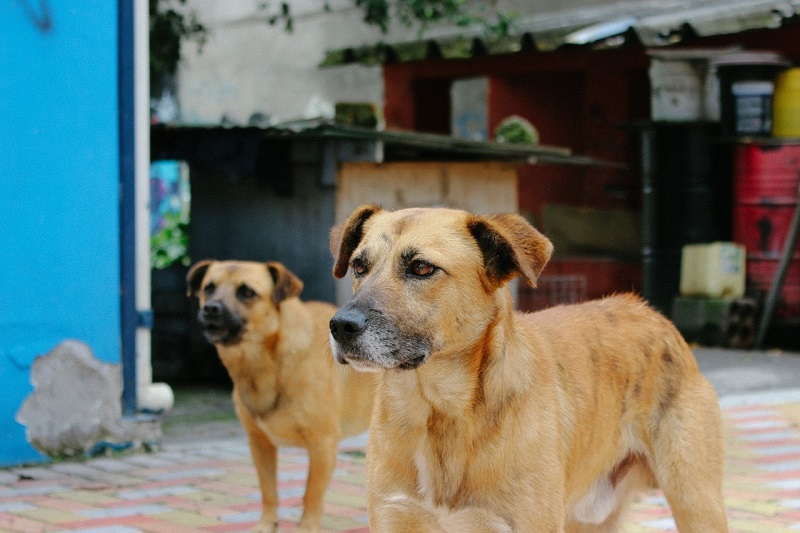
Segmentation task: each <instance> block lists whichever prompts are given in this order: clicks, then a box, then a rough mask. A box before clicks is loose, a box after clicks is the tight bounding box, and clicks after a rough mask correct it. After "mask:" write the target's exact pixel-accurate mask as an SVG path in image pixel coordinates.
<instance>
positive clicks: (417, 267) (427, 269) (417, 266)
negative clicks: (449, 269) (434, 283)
mask: <svg viewBox="0 0 800 533" xmlns="http://www.w3.org/2000/svg"><path fill="white" fill-rule="evenodd" d="M434 272H436V267H435V266H433V265H432V264H430V263H428V262H427V261H422V260H421V259H417V260H415V261H412V262H411V264H410V265H408V273H409V274H411V275H412V276H416V277H418V278H427V277H428V276H430V275H432V274H433V273H434Z"/></svg>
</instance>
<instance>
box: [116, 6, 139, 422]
mask: <svg viewBox="0 0 800 533" xmlns="http://www.w3.org/2000/svg"><path fill="white" fill-rule="evenodd" d="M117 6H118V10H119V13H118V16H119V28H118V31H119V45H118V46H119V86H118V89H117V90H118V93H119V149H120V150H119V153H120V162H119V163H120V187H119V191H120V200H119V208H120V326H121V329H122V332H121V341H120V344H121V346H120V349H121V359H122V412H123V414H125V415H127V416H131V415H133V414H135V413H136V323H137V315H136V117H135V93H134V87H135V80H134V54H135V47H134V0H121V1H120V2H119V3H118V4H117Z"/></svg>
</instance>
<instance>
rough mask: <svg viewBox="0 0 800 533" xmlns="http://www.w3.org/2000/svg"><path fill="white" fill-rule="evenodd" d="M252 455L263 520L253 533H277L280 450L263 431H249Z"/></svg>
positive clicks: (254, 528)
mask: <svg viewBox="0 0 800 533" xmlns="http://www.w3.org/2000/svg"><path fill="white" fill-rule="evenodd" d="M248 440H249V441H250V454H251V455H252V456H253V463H254V465H255V467H256V473H257V474H258V485H259V487H260V488H261V506H262V511H261V519H260V520H259V521H258V523H257V524H256V525H255V527H253V533H275V531H277V529H278V449H277V448H276V447H275V445H274V444H272V442H271V441H270V440H269V439H268V438H267V436H266V435H264V433H262V432H261V431H253V432H250V431H248Z"/></svg>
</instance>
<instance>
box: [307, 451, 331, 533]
mask: <svg viewBox="0 0 800 533" xmlns="http://www.w3.org/2000/svg"><path fill="white" fill-rule="evenodd" d="M337 445H338V439H337V438H335V437H332V438H325V439H320V440H319V441H316V442H313V443H310V444H309V447H308V481H307V482H306V493H305V494H304V495H303V518H302V519H301V520H300V526H299V527H298V531H302V532H303V533H307V532H308V533H311V532H316V531H319V523H320V519H321V518H322V507H323V500H324V499H325V491H326V490H327V489H328V484H329V483H330V480H331V476H332V475H333V468H334V467H335V466H336V451H337Z"/></svg>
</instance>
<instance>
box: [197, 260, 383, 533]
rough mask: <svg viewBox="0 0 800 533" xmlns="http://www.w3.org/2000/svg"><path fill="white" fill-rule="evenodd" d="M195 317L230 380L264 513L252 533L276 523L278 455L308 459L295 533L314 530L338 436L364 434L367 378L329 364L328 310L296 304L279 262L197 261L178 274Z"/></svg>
mask: <svg viewBox="0 0 800 533" xmlns="http://www.w3.org/2000/svg"><path fill="white" fill-rule="evenodd" d="M186 280H187V285H188V292H189V294H190V295H197V296H198V298H199V300H200V311H199V314H198V318H199V320H200V323H201V325H202V327H203V332H204V334H205V336H206V338H207V339H208V340H209V341H210V342H211V343H213V344H214V345H215V346H216V348H217V352H218V354H219V357H220V359H221V360H222V363H223V364H224V365H225V368H226V369H227V370H228V373H229V374H230V377H231V380H232V381H233V403H234V406H235V408H236V415H237V416H238V418H239V420H240V421H241V423H242V425H243V426H244V428H245V430H246V431H247V435H248V439H249V441H250V451H251V453H252V456H253V462H254V464H255V467H256V471H257V473H258V482H259V485H260V487H261V496H262V503H263V513H262V516H261V520H260V521H259V523H258V525H257V526H256V527H255V529H254V531H258V532H259V533H262V532H273V531H275V530H276V527H277V522H278V485H277V448H278V447H280V446H299V447H303V448H306V449H307V450H308V455H309V471H308V481H307V483H306V491H305V495H304V496H303V517H302V519H301V521H300V527H299V530H300V531H317V530H319V526H320V517H321V516H322V503H323V497H324V495H325V490H326V489H327V487H328V483H329V481H330V478H331V474H332V472H333V468H334V466H335V464H336V453H337V446H338V443H339V440H340V439H341V438H342V437H346V436H351V435H357V434H359V433H362V432H364V431H365V430H366V429H367V426H368V424H369V419H370V415H371V412H372V405H373V396H374V380H373V377H372V376H368V375H365V374H359V373H357V372H354V371H353V370H351V369H349V368H346V367H342V366H341V365H337V364H336V363H335V362H334V360H333V356H332V355H331V348H330V342H329V332H328V321H329V320H330V318H331V316H333V313H334V312H335V311H336V308H335V307H333V306H332V305H330V304H326V303H322V302H306V303H304V302H301V301H300V299H299V298H298V295H299V294H300V291H301V290H302V289H303V283H302V281H300V279H299V278H297V277H296V276H295V275H294V274H292V273H291V272H289V270H287V269H286V268H285V267H284V266H283V265H282V264H280V263H276V262H270V263H256V262H243V261H220V262H217V261H209V260H206V261H200V262H198V263H196V264H195V265H194V266H192V268H191V269H190V270H189V273H188V274H187V277H186Z"/></svg>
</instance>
